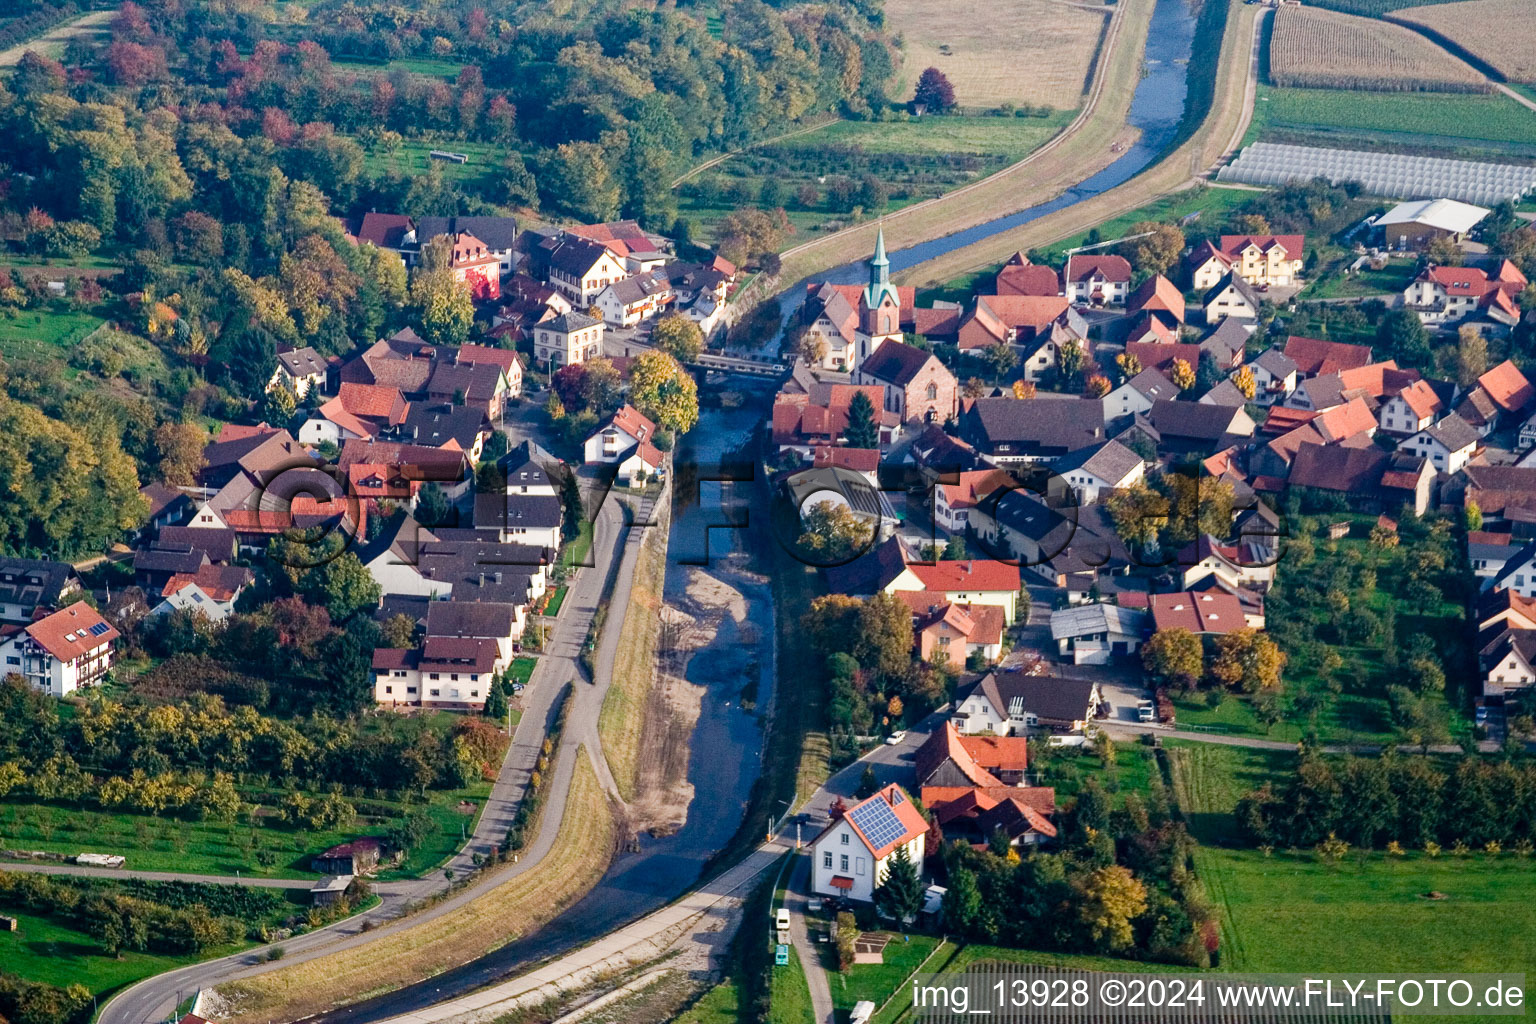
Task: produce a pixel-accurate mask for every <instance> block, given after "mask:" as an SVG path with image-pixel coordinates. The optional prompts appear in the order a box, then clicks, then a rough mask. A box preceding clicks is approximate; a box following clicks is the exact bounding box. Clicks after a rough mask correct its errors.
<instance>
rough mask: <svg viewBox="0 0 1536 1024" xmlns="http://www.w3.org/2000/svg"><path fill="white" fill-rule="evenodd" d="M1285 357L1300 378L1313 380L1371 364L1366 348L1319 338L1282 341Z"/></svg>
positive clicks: (1296, 338) (1296, 337) (1369, 349)
mask: <svg viewBox="0 0 1536 1024" xmlns="http://www.w3.org/2000/svg"><path fill="white" fill-rule="evenodd" d="M1284 352H1285V355H1286V357H1287V358H1288V359H1290V360H1291V362H1293V363H1295V364H1296V370H1297V372H1299V373H1300V374H1301V375H1302V376H1303V377H1315V376H1318V375H1319V374H1324V373H1341V372H1343V371H1344V370H1353V369H1356V368H1358V367H1361V366H1365V365H1366V364H1367V363H1369V362H1370V361H1371V347H1370V346H1369V345H1345V344H1343V343H1342V342H1337V341H1323V340H1322V339H1321V338H1303V337H1301V336H1299V335H1295V334H1293V335H1291V336H1290V337H1288V338H1286V339H1285V349H1284Z"/></svg>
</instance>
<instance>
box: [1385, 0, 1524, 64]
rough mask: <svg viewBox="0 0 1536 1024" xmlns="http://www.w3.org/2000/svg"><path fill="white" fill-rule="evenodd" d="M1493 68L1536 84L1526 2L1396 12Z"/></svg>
mask: <svg viewBox="0 0 1536 1024" xmlns="http://www.w3.org/2000/svg"><path fill="white" fill-rule="evenodd" d="M1394 17H1395V18H1396V19H1398V20H1400V21H1405V22H1411V23H1412V24H1414V25H1422V26H1424V27H1425V28H1427V29H1429V30H1430V31H1432V32H1434V33H1436V34H1438V35H1440V36H1443V37H1444V38H1446V39H1448V40H1450V41H1451V42H1452V43H1454V44H1455V45H1457V46H1459V47H1461V48H1462V49H1463V50H1465V51H1467V52H1468V53H1470V54H1472V56H1474V57H1476V58H1477V59H1478V60H1480V61H1482V62H1483V63H1485V64H1487V65H1488V66H1489V67H1492V68H1493V69H1494V70H1495V71H1497V72H1498V73H1499V74H1501V75H1503V76H1504V77H1505V78H1507V79H1509V80H1510V81H1511V82H1536V21H1532V19H1531V5H1530V3H1529V0H1463V2H1461V3H1448V4H1431V5H1429V6H1428V7H1410V8H1408V9H1407V10H1405V11H1399V12H1397V13H1396V14H1395V15H1394Z"/></svg>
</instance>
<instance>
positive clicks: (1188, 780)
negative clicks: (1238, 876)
mask: <svg viewBox="0 0 1536 1024" xmlns="http://www.w3.org/2000/svg"><path fill="white" fill-rule="evenodd" d="M1163 746H1164V747H1166V748H1167V751H1168V763H1169V765H1170V766H1171V769H1172V774H1173V796H1174V800H1175V801H1176V802H1177V803H1178V805H1179V809H1180V810H1181V811H1182V812H1183V814H1184V818H1185V820H1186V821H1187V822H1188V824H1189V831H1190V834H1191V835H1193V836H1194V837H1195V838H1196V839H1198V840H1199V841H1200V842H1202V843H1206V844H1213V843H1226V842H1232V841H1234V840H1235V839H1236V838H1237V836H1236V833H1235V831H1234V829H1235V822H1234V821H1233V819H1232V813H1231V811H1232V808H1233V807H1235V806H1236V805H1237V802H1238V800H1240V799H1242V798H1243V797H1244V796H1246V795H1247V794H1248V793H1251V792H1252V791H1253V790H1255V789H1258V788H1259V787H1260V786H1262V785H1263V784H1264V783H1266V782H1268V781H1270V780H1272V779H1274V778H1275V777H1276V776H1277V775H1278V774H1279V773H1281V772H1283V771H1285V770H1287V769H1288V768H1289V766H1290V765H1291V763H1292V762H1293V761H1294V760H1295V757H1296V755H1295V754H1293V753H1292V752H1291V751H1289V750H1265V749H1259V748H1255V747H1232V746H1227V745H1225V744H1219V743H1194V742H1190V741H1188V740H1165V741H1164V743H1163Z"/></svg>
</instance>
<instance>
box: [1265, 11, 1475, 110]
mask: <svg viewBox="0 0 1536 1024" xmlns="http://www.w3.org/2000/svg"><path fill="white" fill-rule="evenodd" d="M1269 78H1270V81H1272V82H1274V84H1276V85H1281V86H1304V87H1312V88H1333V89H1362V90H1373V91H1379V92H1404V91H1406V92H1430V91H1433V92H1488V91H1489V90H1490V88H1491V87H1490V86H1489V85H1488V82H1487V80H1486V79H1485V78H1484V77H1483V76H1482V75H1481V74H1479V73H1478V72H1476V71H1475V70H1473V69H1472V68H1471V67H1470V66H1469V65H1467V64H1465V63H1463V62H1462V61H1460V60H1457V59H1456V58H1455V57H1453V56H1451V55H1450V54H1449V53H1447V52H1446V51H1444V50H1442V49H1441V48H1440V47H1438V46H1436V45H1435V44H1434V43H1432V42H1430V41H1429V40H1428V39H1425V38H1424V37H1423V36H1421V35H1419V34H1418V33H1417V32H1415V31H1414V30H1413V29H1410V28H1404V27H1402V26H1401V25H1393V24H1391V23H1390V22H1388V23H1383V22H1381V21H1373V20H1371V19H1368V18H1360V17H1356V16H1355V15H1352V14H1341V13H1339V12H1337V11H1327V10H1323V9H1322V8H1319V7H1299V6H1296V5H1287V6H1284V7H1281V8H1280V9H1279V10H1278V11H1276V12H1275V23H1274V28H1273V32H1272V35H1271V38H1270V44H1269Z"/></svg>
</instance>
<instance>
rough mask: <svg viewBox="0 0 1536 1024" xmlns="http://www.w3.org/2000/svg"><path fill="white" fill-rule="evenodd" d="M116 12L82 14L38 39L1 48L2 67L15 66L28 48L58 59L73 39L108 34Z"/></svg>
mask: <svg viewBox="0 0 1536 1024" xmlns="http://www.w3.org/2000/svg"><path fill="white" fill-rule="evenodd" d="M116 13H117V12H116V11H92V12H91V13H90V14H82V15H81V16H80V17H78V18H75V19H74V20H72V21H66V22H65V23H64V24H62V25H56V26H54V27H53V28H52V29H50V30H48V31H47V32H45V33H43V34H42V35H41V36H39V37H37V38H36V39H31V40H28V41H27V42H25V43H21V44H20V45H17V46H13V47H11V48H10V49H9V50H0V68H9V67H15V66H16V65H17V64H18V63H20V61H21V57H22V54H24V53H26V52H27V51H28V50H33V51H35V52H37V53H40V54H42V55H43V56H44V57H52V58H55V59H57V58H58V57H59V56H60V55H61V54H63V52H64V48H65V47H66V46H68V45H69V41H70V40H71V39H80V38H84V37H87V36H104V35H106V32H107V22H109V21H111V20H112V18H113V17H114V16H115V15H116Z"/></svg>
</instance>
